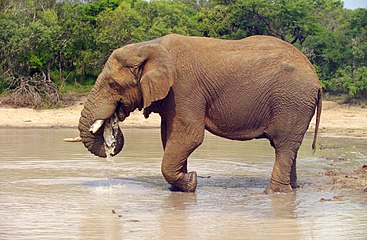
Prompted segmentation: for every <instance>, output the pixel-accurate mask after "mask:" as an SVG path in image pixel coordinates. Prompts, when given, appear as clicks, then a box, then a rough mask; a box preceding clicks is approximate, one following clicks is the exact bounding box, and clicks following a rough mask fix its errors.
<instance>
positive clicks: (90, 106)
mask: <svg viewBox="0 0 367 240" xmlns="http://www.w3.org/2000/svg"><path fill="white" fill-rule="evenodd" d="M96 88H97V86H95V87H94V89H93V90H92V92H91V93H90V95H89V96H88V100H87V101H86V103H85V105H84V108H83V110H82V112H81V117H80V119H79V126H78V129H79V132H80V137H81V141H82V142H83V144H84V146H85V147H86V148H87V149H88V150H89V151H90V152H91V153H93V154H94V155H96V156H98V157H103V158H105V157H108V156H114V155H116V154H118V153H119V152H120V151H121V150H122V148H123V145H124V136H123V134H122V132H121V129H120V127H119V125H118V122H119V119H121V120H122V119H123V118H124V116H121V115H123V111H119V109H118V107H117V105H118V104H117V103H113V102H111V103H109V102H107V99H106V98H103V97H99V96H103V93H101V92H99V91H98V90H97V89H96ZM104 96H106V95H104Z"/></svg>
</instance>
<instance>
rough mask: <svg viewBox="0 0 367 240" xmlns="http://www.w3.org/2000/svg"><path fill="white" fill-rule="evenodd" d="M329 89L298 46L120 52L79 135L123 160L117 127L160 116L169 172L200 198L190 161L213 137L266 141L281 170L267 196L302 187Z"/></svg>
mask: <svg viewBox="0 0 367 240" xmlns="http://www.w3.org/2000/svg"><path fill="white" fill-rule="evenodd" d="M321 104H322V88H321V85H320V81H319V79H318V77H317V75H316V72H315V70H314V68H313V67H312V65H311V63H310V62H309V61H308V60H307V59H306V57H305V56H304V55H303V54H302V53H301V52H300V51H298V50H297V49H296V48H295V47H293V46H292V45H290V44H288V43H287V42H284V41H282V40H279V39H277V38H274V37H270V36H252V37H248V38H245V39H242V40H220V39H212V38H204V37H189V36H180V35H175V34H171V35H167V36H163V37H161V38H158V39H155V40H152V41H148V42H143V43H137V44H130V45H126V46H124V47H121V48H118V49H116V50H114V51H113V53H112V54H111V55H110V56H109V58H108V60H107V62H106V64H105V66H104V68H103V71H102V72H101V73H100V75H99V76H98V78H97V80H96V83H95V85H94V87H93V89H92V91H91V92H90V94H89V96H88V99H87V101H86V103H85V105H84V109H83V110H82V112H81V117H80V121H79V131H80V137H81V139H82V142H83V143H84V145H85V146H86V147H87V148H88V150H89V151H90V152H92V153H93V154H95V155H97V156H99V157H106V156H107V155H111V156H113V155H116V154H117V153H119V151H120V150H121V149H122V147H123V143H124V140H123V134H122V132H121V130H120V128H119V126H118V122H119V121H124V119H125V118H126V117H128V116H129V114H130V113H131V112H132V111H134V110H136V109H139V110H142V109H144V115H145V117H146V118H148V117H149V114H150V113H152V112H155V113H158V114H159V115H160V116H161V139H162V144H163V149H164V156H163V160H162V165H161V170H162V174H163V176H164V178H165V179H166V181H167V182H168V183H169V184H171V186H172V188H173V189H176V190H180V191H185V192H193V191H195V189H196V185H197V174H196V172H188V171H187V158H188V157H189V155H190V154H191V153H192V152H193V151H194V150H195V149H196V148H197V147H198V146H200V144H201V143H202V142H203V139H204V132H205V130H207V131H209V132H211V133H213V134H215V135H217V136H220V137H224V138H228V139H232V140H241V141H244V140H250V139H259V138H267V139H268V140H269V141H270V144H271V146H272V147H273V148H274V149H275V164H274V167H273V171H272V175H271V180H270V183H269V185H268V187H267V189H266V190H265V192H267V193H271V192H274V191H279V192H287V191H291V190H292V188H296V187H297V174H296V157H297V152H298V149H299V147H300V145H301V142H302V140H303V137H304V134H305V132H306V130H307V128H308V126H309V123H310V121H311V119H312V117H313V115H314V113H315V111H316V108H317V114H316V115H317V116H316V127H315V133H314V140H313V144H312V148H313V149H314V148H315V143H316V138H317V131H318V128H319V122H320V115H321Z"/></svg>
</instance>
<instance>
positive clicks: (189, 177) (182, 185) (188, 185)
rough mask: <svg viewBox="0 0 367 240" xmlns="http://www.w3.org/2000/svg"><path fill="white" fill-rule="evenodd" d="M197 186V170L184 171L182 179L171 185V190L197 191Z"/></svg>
mask: <svg viewBox="0 0 367 240" xmlns="http://www.w3.org/2000/svg"><path fill="white" fill-rule="evenodd" d="M196 186H197V174H196V172H189V173H182V175H181V178H180V180H178V181H177V182H175V183H174V184H172V185H171V188H170V190H171V191H177V192H195V189H196Z"/></svg>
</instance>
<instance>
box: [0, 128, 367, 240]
mask: <svg viewBox="0 0 367 240" xmlns="http://www.w3.org/2000/svg"><path fill="white" fill-rule="evenodd" d="M76 134H77V132H76V131H75V130H72V129H0V149H1V153H2V154H1V155H0V216H1V218H0V239H1V240H3V239H6V240H7V239H269V238H271V239H364V238H365V236H366V235H367V230H366V229H367V217H366V214H365V212H366V210H367V204H366V202H367V201H366V198H365V195H361V196H359V197H353V196H346V195H344V196H342V195H337V194H338V193H335V192H331V191H330V190H329V189H330V188H328V187H325V184H326V182H327V181H326V179H325V175H324V170H323V168H327V167H330V166H329V165H330V161H329V162H326V160H325V159H327V158H328V157H329V158H330V157H331V158H333V159H334V158H335V159H340V156H341V157H342V160H340V161H334V162H332V166H333V167H338V168H344V167H348V168H350V169H353V168H356V166H361V165H362V164H365V163H366V160H367V157H366V156H367V147H366V143H365V142H363V141H356V140H353V141H348V144H349V145H348V146H345V141H343V140H335V139H332V140H327V139H320V142H321V143H322V144H323V143H325V142H330V141H332V144H329V145H328V146H331V147H329V148H324V150H322V151H319V152H317V153H316V154H319V155H315V156H312V151H311V149H310V148H311V147H310V146H311V143H310V142H311V140H308V139H306V140H305V142H304V145H303V146H302V148H301V150H300V152H299V162H298V170H299V172H298V176H299V179H300V181H301V184H303V187H302V188H301V189H299V190H298V191H296V192H293V193H289V194H273V195H264V194H263V190H264V189H265V187H266V186H267V183H268V181H269V178H270V174H271V170H272V166H273V162H274V151H273V149H272V148H271V147H270V145H269V143H268V142H267V141H263V140H256V141H249V142H245V143H244V142H236V141H228V140H224V139H219V138H216V137H213V136H212V135H210V134H207V136H206V140H205V142H204V144H203V145H202V146H201V147H200V149H199V150H198V151H196V152H194V153H193V154H192V156H191V157H190V161H189V168H190V169H192V170H195V171H197V172H198V174H199V176H200V178H199V179H198V181H199V185H198V189H197V192H196V193H179V192H170V191H168V184H167V183H166V182H165V181H164V179H163V177H162V175H161V173H160V163H161V157H162V147H161V144H160V136H159V130H157V129H155V130H147V129H144V130H143V129H141V130H132V129H130V130H126V131H124V134H125V138H126V142H125V148H124V150H123V151H122V152H121V153H120V155H119V156H117V157H116V158H115V163H113V164H112V163H108V162H106V161H104V160H103V159H99V158H97V157H94V156H92V155H91V154H89V153H88V152H87V151H86V149H85V148H84V147H83V146H82V145H81V144H78V143H64V142H63V141H62V139H63V138H65V137H69V136H73V135H76ZM339 145H342V146H343V147H342V148H341V147H338V146H339ZM320 156H324V158H321V157H320ZM328 164H329V165H328ZM320 199H328V200H327V201H320ZM329 200H330V201H329Z"/></svg>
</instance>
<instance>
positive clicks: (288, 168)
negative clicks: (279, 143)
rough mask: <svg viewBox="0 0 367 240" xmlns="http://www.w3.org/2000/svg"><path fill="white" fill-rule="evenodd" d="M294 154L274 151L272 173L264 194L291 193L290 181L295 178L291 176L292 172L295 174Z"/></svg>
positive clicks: (290, 151)
mask: <svg viewBox="0 0 367 240" xmlns="http://www.w3.org/2000/svg"><path fill="white" fill-rule="evenodd" d="M296 155H297V154H296V152H294V151H293V150H278V149H276V150H275V156H276V158H275V163H274V167H273V172H272V174H271V180H270V183H269V186H268V187H267V189H266V190H265V193H273V192H290V191H292V185H293V183H291V182H293V181H297V180H296V179H292V178H294V177H296V175H294V176H293V177H292V176H291V175H292V174H291V173H292V172H293V171H294V172H293V174H295V171H296V170H295V166H294V167H293V164H294V162H295V161H296V160H295V157H296Z"/></svg>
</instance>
